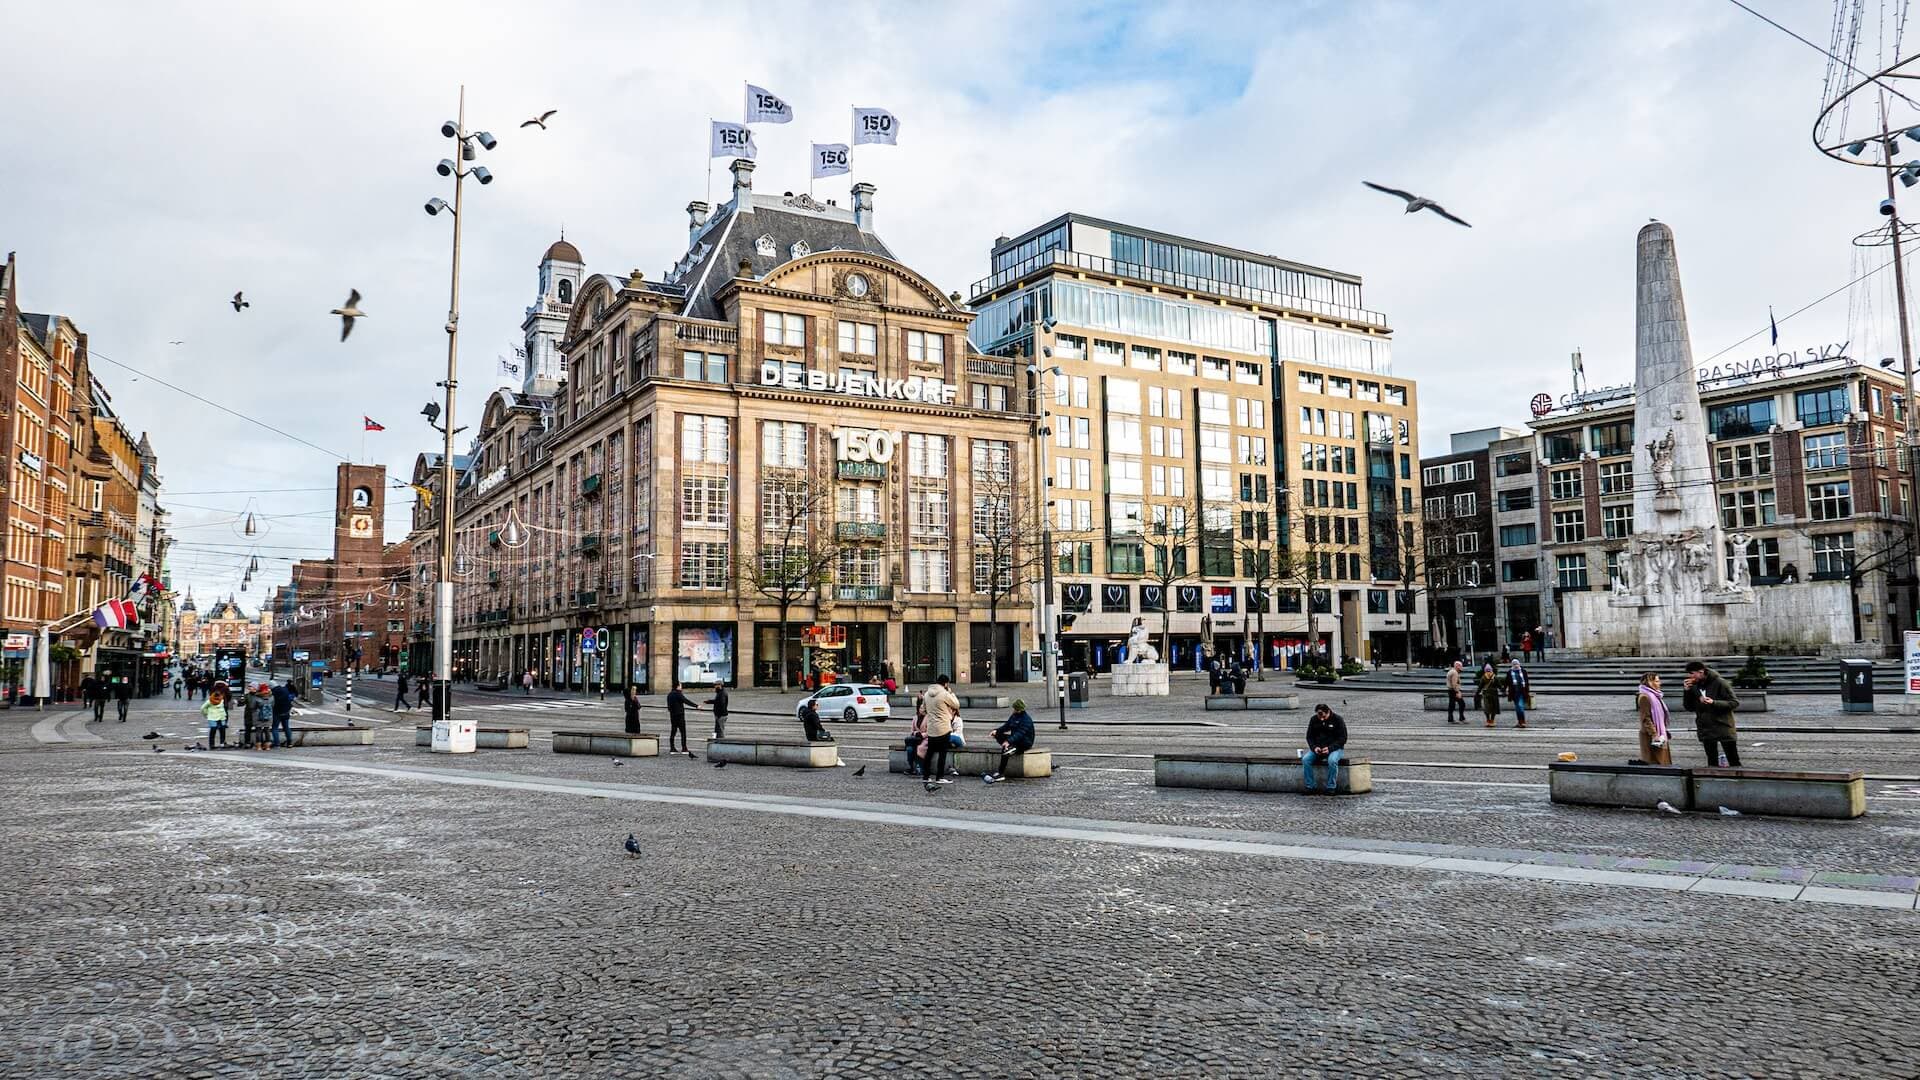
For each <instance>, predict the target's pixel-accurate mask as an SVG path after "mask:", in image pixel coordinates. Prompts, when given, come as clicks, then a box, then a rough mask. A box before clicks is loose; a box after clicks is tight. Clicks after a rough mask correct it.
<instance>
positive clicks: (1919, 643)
mask: <svg viewBox="0 0 1920 1080" xmlns="http://www.w3.org/2000/svg"><path fill="white" fill-rule="evenodd" d="M1903 640H1904V644H1905V646H1906V648H1905V650H1904V653H1905V660H1906V667H1907V693H1909V694H1913V695H1920V630H1909V631H1907V632H1906V634H1905V635H1904V639H1903Z"/></svg>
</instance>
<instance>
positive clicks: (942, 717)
mask: <svg viewBox="0 0 1920 1080" xmlns="http://www.w3.org/2000/svg"><path fill="white" fill-rule="evenodd" d="M992 737H993V741H994V744H995V745H996V746H998V747H999V748H1000V765H999V767H998V768H996V769H994V770H992V771H991V772H987V773H983V774H982V775H981V777H980V779H981V780H983V781H984V782H986V783H989V784H997V783H999V782H1000V781H1002V780H1004V779H1006V770H1007V762H1008V759H1010V758H1012V757H1013V756H1014V755H1015V754H1024V753H1026V752H1027V751H1029V750H1031V749H1033V740H1034V727H1033V717H1032V715H1030V714H1029V713H1028V712H1027V703H1026V702H1025V701H1022V700H1020V699H1018V698H1016V699H1015V700H1014V702H1013V711H1012V712H1011V713H1010V714H1009V715H1008V716H1007V718H1006V720H1004V721H1002V722H1001V724H1000V726H999V727H997V728H994V729H993V735H992ZM966 746H967V738H966V722H965V721H964V720H963V719H962V718H961V716H960V697H959V695H958V694H955V693H954V692H953V680H952V678H950V677H949V676H946V675H942V676H940V677H939V678H938V679H937V680H935V681H934V684H933V685H932V686H931V687H928V688H927V690H926V692H925V693H922V694H921V695H920V696H919V698H918V699H917V700H916V701H915V702H914V708H913V724H912V726H911V727H909V728H908V729H907V738H906V748H907V775H908V776H917V777H919V778H920V779H921V781H922V783H923V785H924V786H925V787H926V790H927V793H928V794H929V795H931V794H933V793H934V792H936V791H939V790H940V785H942V784H951V783H953V777H955V776H958V775H959V774H960V770H959V769H957V768H956V767H955V766H954V764H953V759H952V755H953V751H955V750H964V749H966Z"/></svg>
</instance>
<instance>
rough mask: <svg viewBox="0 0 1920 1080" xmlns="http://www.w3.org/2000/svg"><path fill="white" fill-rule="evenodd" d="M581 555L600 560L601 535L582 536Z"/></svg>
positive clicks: (589, 534)
mask: <svg viewBox="0 0 1920 1080" xmlns="http://www.w3.org/2000/svg"><path fill="white" fill-rule="evenodd" d="M580 554H582V555H585V556H586V557H587V558H589V559H595V558H599V556H600V534H599V533H588V534H586V535H585V536H582V537H581V538H580Z"/></svg>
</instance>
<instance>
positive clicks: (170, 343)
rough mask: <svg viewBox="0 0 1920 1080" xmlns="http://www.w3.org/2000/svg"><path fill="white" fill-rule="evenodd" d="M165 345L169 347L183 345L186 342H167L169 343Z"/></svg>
mask: <svg viewBox="0 0 1920 1080" xmlns="http://www.w3.org/2000/svg"><path fill="white" fill-rule="evenodd" d="M167 344H169V345H185V344H186V342H184V341H169V342H167Z"/></svg>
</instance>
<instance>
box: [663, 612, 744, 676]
mask: <svg viewBox="0 0 1920 1080" xmlns="http://www.w3.org/2000/svg"><path fill="white" fill-rule="evenodd" d="M733 646H734V624H732V623H675V624H674V625H673V664H674V677H675V678H677V679H679V680H680V684H681V685H682V686H718V685H721V684H725V685H728V686H732V685H733V681H734V680H733V661H734V649H733Z"/></svg>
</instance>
